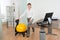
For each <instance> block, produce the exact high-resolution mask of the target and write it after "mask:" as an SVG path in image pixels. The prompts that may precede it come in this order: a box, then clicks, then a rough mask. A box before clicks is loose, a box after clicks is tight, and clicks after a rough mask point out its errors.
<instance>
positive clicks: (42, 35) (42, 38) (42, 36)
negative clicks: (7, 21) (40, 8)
mask: <svg viewBox="0 0 60 40" xmlns="http://www.w3.org/2000/svg"><path fill="white" fill-rule="evenodd" d="M59 24H60V20H56V21H52V24H48V23H46V24H45V23H44V22H43V23H40V22H38V23H37V25H38V26H40V27H41V30H40V40H45V36H46V34H45V31H44V28H45V27H47V28H48V34H51V35H56V34H53V33H52V28H56V29H58V28H59ZM42 30H43V31H42Z"/></svg>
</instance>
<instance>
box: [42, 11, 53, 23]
mask: <svg viewBox="0 0 60 40" xmlns="http://www.w3.org/2000/svg"><path fill="white" fill-rule="evenodd" d="M52 15H53V12H49V13H46V15H45V18H44V20H43V22H45V21H48V18H49V17H50V18H51V19H52Z"/></svg>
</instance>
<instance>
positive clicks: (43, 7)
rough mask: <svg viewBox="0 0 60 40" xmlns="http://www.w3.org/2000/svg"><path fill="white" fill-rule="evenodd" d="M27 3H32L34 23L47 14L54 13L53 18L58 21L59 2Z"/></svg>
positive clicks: (32, 0) (57, 0)
mask: <svg viewBox="0 0 60 40" xmlns="http://www.w3.org/2000/svg"><path fill="white" fill-rule="evenodd" d="M29 1H30V2H31V3H32V8H33V9H34V13H35V14H34V15H35V21H36V20H38V19H42V18H44V16H45V13H47V12H54V14H53V17H55V18H59V19H60V0H29ZM29 1H28V2H29Z"/></svg>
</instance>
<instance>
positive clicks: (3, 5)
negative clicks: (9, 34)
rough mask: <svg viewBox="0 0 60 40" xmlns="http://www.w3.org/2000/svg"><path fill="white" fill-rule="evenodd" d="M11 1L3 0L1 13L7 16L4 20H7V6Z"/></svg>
mask: <svg viewBox="0 0 60 40" xmlns="http://www.w3.org/2000/svg"><path fill="white" fill-rule="evenodd" d="M10 3H11V0H1V14H3V15H4V16H5V17H4V19H3V21H6V6H9V5H10Z"/></svg>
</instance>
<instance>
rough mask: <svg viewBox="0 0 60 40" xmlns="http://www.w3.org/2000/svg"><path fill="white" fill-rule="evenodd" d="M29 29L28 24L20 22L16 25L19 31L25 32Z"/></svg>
mask: <svg viewBox="0 0 60 40" xmlns="http://www.w3.org/2000/svg"><path fill="white" fill-rule="evenodd" d="M26 30H27V25H26V24H24V23H20V24H18V25H17V27H16V31H17V32H25V31H26Z"/></svg>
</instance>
